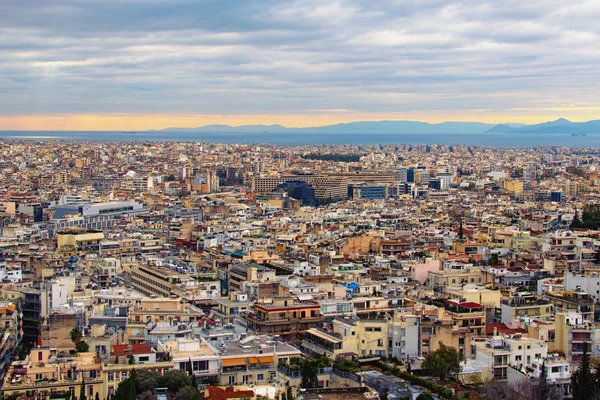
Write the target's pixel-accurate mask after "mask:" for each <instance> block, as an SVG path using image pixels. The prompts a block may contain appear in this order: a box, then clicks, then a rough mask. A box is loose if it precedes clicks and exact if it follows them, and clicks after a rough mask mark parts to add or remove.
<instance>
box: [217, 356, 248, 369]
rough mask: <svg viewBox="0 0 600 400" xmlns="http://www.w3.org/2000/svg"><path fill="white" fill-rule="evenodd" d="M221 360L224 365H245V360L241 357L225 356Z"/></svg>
mask: <svg viewBox="0 0 600 400" xmlns="http://www.w3.org/2000/svg"><path fill="white" fill-rule="evenodd" d="M222 361H223V366H224V367H239V366H242V365H246V360H245V359H243V358H226V359H225V360H222Z"/></svg>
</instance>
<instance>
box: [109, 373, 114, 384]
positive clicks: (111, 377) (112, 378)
mask: <svg viewBox="0 0 600 400" xmlns="http://www.w3.org/2000/svg"><path fill="white" fill-rule="evenodd" d="M114 380H115V374H114V373H113V372H109V373H108V381H109V382H113V381H114Z"/></svg>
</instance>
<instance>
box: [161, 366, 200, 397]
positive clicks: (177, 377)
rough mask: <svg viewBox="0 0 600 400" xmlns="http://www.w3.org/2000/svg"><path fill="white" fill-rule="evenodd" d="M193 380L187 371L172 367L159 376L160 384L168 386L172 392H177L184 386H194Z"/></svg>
mask: <svg viewBox="0 0 600 400" xmlns="http://www.w3.org/2000/svg"><path fill="white" fill-rule="evenodd" d="M191 381H192V380H191V378H190V377H189V375H188V374H187V372H186V371H180V370H177V369H172V370H170V371H169V372H167V373H165V374H164V375H163V376H161V377H159V379H158V384H159V386H165V387H167V388H168V389H169V391H170V392H173V393H176V392H177V391H178V390H179V389H180V388H182V387H185V386H192V383H191Z"/></svg>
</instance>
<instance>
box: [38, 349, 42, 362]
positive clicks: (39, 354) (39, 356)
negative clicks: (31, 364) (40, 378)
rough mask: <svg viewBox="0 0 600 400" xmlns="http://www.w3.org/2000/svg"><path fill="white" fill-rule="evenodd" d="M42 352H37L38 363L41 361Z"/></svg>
mask: <svg viewBox="0 0 600 400" xmlns="http://www.w3.org/2000/svg"><path fill="white" fill-rule="evenodd" d="M42 357H43V356H42V352H41V351H38V361H42Z"/></svg>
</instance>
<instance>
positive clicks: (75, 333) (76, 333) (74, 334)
mask: <svg viewBox="0 0 600 400" xmlns="http://www.w3.org/2000/svg"><path fill="white" fill-rule="evenodd" d="M81 336H82V335H81V331H80V330H79V328H77V327H75V328H73V329H71V331H70V332H69V337H70V338H71V341H72V342H73V343H77V342H79V341H80V340H81Z"/></svg>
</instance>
